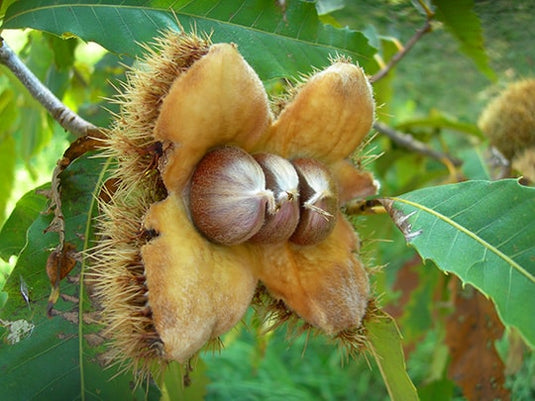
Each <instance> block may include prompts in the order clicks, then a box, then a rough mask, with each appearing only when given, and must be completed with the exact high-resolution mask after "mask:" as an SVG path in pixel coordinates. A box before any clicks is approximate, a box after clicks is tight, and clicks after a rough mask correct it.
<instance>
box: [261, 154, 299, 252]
mask: <svg viewBox="0 0 535 401" xmlns="http://www.w3.org/2000/svg"><path fill="white" fill-rule="evenodd" d="M253 157H254V158H255V160H256V161H257V162H258V164H260V167H261V168H262V170H263V171H264V175H265V177H266V187H267V188H268V189H269V190H271V191H272V192H273V195H274V196H275V210H267V211H266V218H265V222H264V225H263V226H262V228H260V231H258V233H256V234H255V235H254V236H253V237H252V238H251V241H253V242H258V243H264V244H273V243H277V242H283V241H286V240H287V239H288V238H290V236H291V235H292V233H293V232H294V231H295V228H296V227H297V223H298V222H299V190H298V185H299V177H298V176H297V172H296V171H295V168H294V167H293V166H292V163H290V162H289V161H288V160H286V159H284V158H282V157H280V156H277V155H274V154H270V153H258V154H255V155H253Z"/></svg>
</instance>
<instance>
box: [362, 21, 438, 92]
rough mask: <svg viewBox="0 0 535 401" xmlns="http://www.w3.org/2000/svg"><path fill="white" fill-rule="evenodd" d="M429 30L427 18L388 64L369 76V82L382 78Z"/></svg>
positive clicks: (429, 25)
mask: <svg viewBox="0 0 535 401" xmlns="http://www.w3.org/2000/svg"><path fill="white" fill-rule="evenodd" d="M430 31H431V20H430V19H427V20H426V21H425V24H424V26H423V27H421V28H420V29H418V30H417V31H416V33H415V34H414V35H413V36H412V38H410V39H409V41H408V42H407V44H406V45H405V46H404V47H403V49H401V50H400V51H399V52H397V53H396V54H395V55H394V56H393V57H392V58H391V59H390V61H389V62H388V64H387V65H386V66H385V67H384V68H382V69H380V70H379V71H378V72H377V73H376V74H374V75H372V76H371V78H370V82H372V83H373V82H377V81H379V80H380V79H381V78H384V77H385V76H386V75H387V74H388V73H389V72H390V70H391V69H392V68H394V66H395V65H396V64H397V63H399V61H400V60H401V59H402V58H403V57H405V55H406V54H407V53H408V52H409V51H410V50H411V49H412V47H413V46H414V45H415V44H416V42H418V41H419V40H420V38H421V37H422V36H424V35H425V34H426V33H427V32H430Z"/></svg>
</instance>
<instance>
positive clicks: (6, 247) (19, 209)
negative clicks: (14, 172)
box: [0, 184, 49, 261]
mask: <svg viewBox="0 0 535 401" xmlns="http://www.w3.org/2000/svg"><path fill="white" fill-rule="evenodd" d="M48 188H49V185H48V184H46V185H44V186H42V187H40V188H37V189H35V190H31V191H29V192H28V193H26V194H25V195H24V196H23V197H22V198H20V199H19V201H18V202H17V204H16V206H15V209H14V210H13V212H12V213H11V215H10V216H9V218H8V219H7V220H6V222H5V224H4V226H3V227H2V231H0V257H1V258H2V259H4V260H6V261H7V260H8V259H9V258H10V257H11V256H12V255H18V254H19V253H20V252H21V251H22V249H23V248H24V246H25V244H26V232H27V231H28V228H29V227H30V225H31V224H32V223H33V221H34V220H36V219H37V217H38V216H39V214H40V213H41V212H42V211H43V210H44V207H45V205H46V198H45V196H43V195H39V194H38V193H37V191H38V190H45V189H48Z"/></svg>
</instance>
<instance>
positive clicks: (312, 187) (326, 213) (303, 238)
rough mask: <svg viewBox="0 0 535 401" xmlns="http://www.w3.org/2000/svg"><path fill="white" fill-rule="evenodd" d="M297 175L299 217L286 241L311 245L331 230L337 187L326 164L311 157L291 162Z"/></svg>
mask: <svg viewBox="0 0 535 401" xmlns="http://www.w3.org/2000/svg"><path fill="white" fill-rule="evenodd" d="M292 164H293V165H294V167H295V169H296V171H297V174H298V176H299V193H300V196H301V202H300V207H301V217H300V220H299V224H298V225H297V228H296V230H295V231H294V233H293V234H292V236H291V237H290V241H292V242H293V243H295V244H298V245H314V244H317V243H319V242H321V241H323V240H324V239H326V238H327V237H328V236H329V234H330V233H331V232H332V230H333V229H334V226H335V224H336V216H337V211H338V208H339V202H338V188H337V186H336V183H335V181H334V178H333V177H332V175H331V173H330V172H329V170H328V168H327V166H325V165H324V164H323V163H321V162H320V161H318V160H315V159H295V160H293V161H292Z"/></svg>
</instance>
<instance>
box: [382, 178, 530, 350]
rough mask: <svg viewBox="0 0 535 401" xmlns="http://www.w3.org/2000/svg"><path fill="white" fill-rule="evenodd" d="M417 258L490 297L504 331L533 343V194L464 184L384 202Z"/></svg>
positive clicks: (509, 185) (506, 185)
mask: <svg viewBox="0 0 535 401" xmlns="http://www.w3.org/2000/svg"><path fill="white" fill-rule="evenodd" d="M385 204H386V206H387V208H388V209H389V212H390V214H391V215H392V217H393V220H394V222H395V223H396V225H397V226H398V227H399V228H400V229H401V231H402V232H403V233H404V235H405V238H406V240H407V242H408V243H409V245H411V246H413V247H414V248H416V250H417V251H418V253H419V254H420V255H421V256H422V258H423V259H424V260H425V259H430V260H432V261H433V262H434V263H435V264H436V265H437V266H438V267H439V268H440V269H441V270H443V271H446V272H452V273H455V274H456V275H457V276H459V277H460V278H461V280H463V281H464V282H466V283H469V284H471V285H473V286H474V287H476V288H478V289H479V290H480V291H481V292H482V293H483V294H485V295H487V296H489V297H490V298H491V299H492V300H493V301H494V304H495V305H496V308H497V311H498V314H499V316H500V318H501V319H502V321H503V322H504V323H505V324H506V325H510V326H514V327H516V328H518V330H519V331H520V333H521V334H522V336H523V337H524V339H525V340H526V341H527V342H528V343H529V344H530V345H531V346H534V345H535V320H534V319H533V316H535V303H533V302H526V300H528V299H531V298H532V296H533V294H534V293H535V263H533V261H534V260H535V188H532V187H525V186H522V185H520V184H519V183H518V182H517V181H516V180H501V181H496V182H489V181H467V182H463V183H460V184H452V185H444V186H440V187H432V188H425V189H420V190H417V191H414V192H410V193H408V194H404V195H402V196H400V197H396V198H391V199H390V200H388V201H385Z"/></svg>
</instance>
